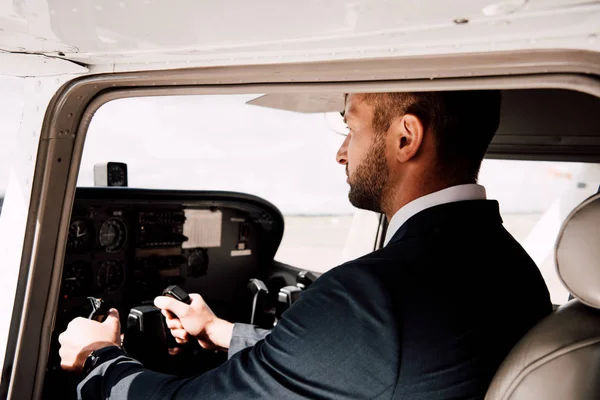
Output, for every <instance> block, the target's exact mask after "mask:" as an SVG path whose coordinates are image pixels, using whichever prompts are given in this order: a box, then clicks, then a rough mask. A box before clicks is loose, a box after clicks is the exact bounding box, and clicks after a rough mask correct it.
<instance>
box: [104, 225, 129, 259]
mask: <svg viewBox="0 0 600 400" xmlns="http://www.w3.org/2000/svg"><path fill="white" fill-rule="evenodd" d="M98 241H99V242H100V245H101V246H102V247H104V249H105V250H106V251H107V252H108V253H115V252H117V251H119V250H121V249H122V248H123V246H125V243H126V242H127V227H126V226H125V223H124V222H123V221H122V220H121V219H119V218H111V219H108V220H106V221H104V223H103V224H102V226H101V227H100V232H98Z"/></svg>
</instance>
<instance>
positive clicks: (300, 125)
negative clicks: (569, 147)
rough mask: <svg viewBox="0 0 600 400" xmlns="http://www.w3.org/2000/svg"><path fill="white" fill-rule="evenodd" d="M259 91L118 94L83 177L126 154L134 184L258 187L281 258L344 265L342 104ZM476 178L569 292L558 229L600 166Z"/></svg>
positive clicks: (99, 117) (83, 181) (499, 167)
mask: <svg viewBox="0 0 600 400" xmlns="http://www.w3.org/2000/svg"><path fill="white" fill-rule="evenodd" d="M258 96H260V95H258V94H257V95H211V96H208V95H207V96H181V97H159V98H157V97H152V98H131V99H122V100H117V101H113V102H110V103H108V104H106V105H105V106H103V107H102V108H101V109H100V110H98V112H97V114H96V115H95V117H94V119H93V121H92V124H91V126H90V130H89V133H88V138H87V140H86V145H85V152H84V157H83V160H82V164H81V169H80V173H79V180H78V185H79V186H93V185H94V172H93V171H94V165H95V164H98V163H106V162H109V161H113V162H124V163H127V165H128V174H129V177H128V181H129V186H130V187H135V188H156V189H185V190H230V191H237V192H245V193H250V194H254V195H257V196H260V197H263V198H264V199H266V200H268V201H270V202H272V203H273V204H275V205H276V206H277V207H278V208H279V209H280V210H281V211H282V213H283V214H284V216H285V223H286V227H285V233H284V238H283V242H282V244H281V246H280V249H279V252H278V253H277V255H276V259H277V260H278V261H281V262H284V263H288V264H290V265H294V266H296V267H299V268H302V269H309V270H313V271H320V272H322V271H326V270H328V269H330V268H332V267H335V266H336V265H339V263H340V262H341V261H343V258H342V257H341V254H342V253H343V250H344V248H345V246H346V244H347V239H348V232H349V231H350V227H351V224H352V221H353V217H354V215H355V214H356V211H357V210H356V209H355V208H354V207H352V205H351V204H350V203H349V201H348V185H347V183H346V179H345V178H346V176H345V171H344V167H342V166H340V165H338V164H337V163H336V162H335V154H336V152H337V150H338V148H339V146H340V145H341V143H342V142H343V139H344V137H343V136H342V135H339V134H337V133H336V132H337V131H339V125H336V124H335V123H332V121H336V119H335V117H339V115H337V114H323V113H313V114H310V113H306V114H304V113H298V112H291V111H284V110H277V109H271V108H264V107H260V106H256V105H249V104H247V102H248V101H249V100H252V99H255V98H256V97H258ZM479 180H480V183H481V184H483V185H484V186H485V187H486V189H487V193H488V198H490V199H497V200H498V201H499V202H500V207H501V211H502V216H503V219H504V224H505V227H506V228H507V229H508V231H509V232H510V233H511V234H513V236H515V238H516V239H517V240H518V241H519V242H521V244H522V245H523V246H524V247H525V249H526V250H527V251H528V252H529V254H530V255H531V256H532V258H533V259H534V261H535V262H536V263H537V264H538V266H539V267H540V269H541V271H542V273H543V275H544V278H545V279H546V282H547V284H548V286H549V288H550V290H551V292H552V299H553V301H554V302H555V303H563V302H565V301H566V300H567V298H568V293H567V292H566V289H564V288H563V287H562V285H561V284H560V282H559V280H558V277H557V276H556V273H555V268H554V261H553V257H552V254H553V245H554V241H555V240H556V234H557V233H558V229H559V227H560V224H561V223H562V221H563V220H564V218H565V217H566V216H567V215H568V213H569V212H570V210H571V209H572V208H573V207H575V206H576V205H577V204H578V203H579V202H580V201H581V200H583V199H584V198H585V197H587V196H589V195H591V194H593V193H595V192H596V191H597V189H598V187H599V185H600V167H599V166H598V165H595V164H584V163H565V162H542V161H512V160H485V161H484V164H483V166H482V169H481V173H480V179H479ZM373 229H376V225H375V226H374V228H373ZM373 244H374V243H373ZM371 248H372V247H371Z"/></svg>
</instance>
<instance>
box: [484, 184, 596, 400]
mask: <svg viewBox="0 0 600 400" xmlns="http://www.w3.org/2000/svg"><path fill="white" fill-rule="evenodd" d="M555 257H556V266H557V268H558V274H559V276H560V278H561V280H562V281H563V283H564V284H565V286H566V287H567V288H568V289H569V291H570V292H571V293H572V294H573V296H574V297H575V299H574V300H571V301H570V302H568V303H567V304H565V305H563V306H561V307H559V308H558V309H557V310H556V311H555V312H554V313H552V314H551V315H549V316H548V317H546V318H545V319H543V320H542V321H540V322H539V323H538V324H537V325H536V326H535V327H533V328H532V329H531V330H530V331H529V332H528V333H527V334H526V335H525V337H523V339H521V341H519V343H517V345H516V346H515V347H514V348H513V349H512V351H511V352H510V354H509V355H508V356H507V358H506V359H505V360H504V362H503V363H502V365H501V366H500V369H499V370H498V371H497V373H496V376H495V377H494V379H493V381H492V384H491V385H490V388H489V390H488V393H487V395H486V400H532V399H536V400H537V399H544V400H559V399H560V400H579V399H586V400H587V399H590V400H591V399H595V400H597V399H600V194H597V195H594V196H592V197H590V198H589V199H587V200H586V201H584V202H583V203H582V204H581V205H579V206H578V207H577V208H576V209H575V210H573V212H572V213H571V214H570V215H569V217H567V219H566V221H565V222H564V224H563V226H562V228H561V231H560V233H559V236H558V240H557V242H556V248H555Z"/></svg>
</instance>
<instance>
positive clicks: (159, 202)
mask: <svg viewBox="0 0 600 400" xmlns="http://www.w3.org/2000/svg"><path fill="white" fill-rule="evenodd" d="M290 97H291V98H293V97H294V96H293V95H290ZM280 98H281V97H280V96H279V95H278V99H277V100H276V101H275V102H276V103H277V104H279V102H278V101H279V100H280ZM332 98H335V97H334V96H330V98H329V99H325V101H327V102H328V105H320V106H319V105H318V104H317V105H316V107H317V108H319V107H321V109H329V108H330V107H331V99H332ZM313 100H314V99H313ZM322 100H323V99H322V98H321V100H319V101H322ZM260 101H262V102H263V103H264V104H267V105H269V102H271V101H273V98H272V97H270V95H266V96H264V97H261V98H260ZM314 101H317V100H314ZM597 101H598V99H597V98H595V97H592V96H589V95H587V94H583V93H576V92H570V91H563V90H517V91H505V93H504V102H503V114H502V115H503V118H502V121H501V125H500V128H499V131H498V133H497V137H496V138H495V139H494V143H493V144H492V148H495V149H496V152H498V151H499V150H502V151H504V152H506V153H512V155H513V156H514V155H515V152H514V148H510V147H507V146H508V145H510V143H509V139H513V140H514V139H515V134H516V135H519V136H520V137H530V136H534V135H537V136H538V138H539V140H540V141H546V142H547V143H545V146H544V151H545V152H546V153H547V152H548V151H549V150H551V149H552V147H551V143H550V141H551V138H552V137H553V135H554V134H556V133H557V130H556V129H558V128H559V127H560V125H559V124H557V119H556V118H558V113H550V114H548V110H552V109H557V108H559V107H560V108H562V111H563V113H564V114H566V115H571V116H574V117H575V116H577V121H578V122H577V123H575V125H577V126H574V127H572V129H571V132H572V140H573V142H574V143H577V141H578V140H579V138H580V137H582V136H585V134H586V132H588V131H589V129H595V128H594V127H597V126H599V120H598V116H597V115H596V114H589V113H585V110H587V109H591V108H592V107H594V106H595V105H596V103H597ZM317 102H318V101H317ZM299 103H301V102H298V103H297V104H299ZM290 104H295V103H294V102H291V103H288V107H289V108H294V107H296V106H297V104H295V105H290ZM302 104H305V102H302ZM524 104H531V106H529V108H528V109H527V110H526V112H525V111H523V110H524V108H523V106H524ZM313 106H314V105H313ZM337 106H339V104H337ZM549 138H550V140H548V139H549ZM513 145H514V143H513ZM535 145H536V144H535V141H532V145H531V147H530V148H529V149H528V151H529V154H532V150H535ZM561 146H563V145H561ZM557 150H558V147H557ZM587 150H590V149H586V148H585V147H578V151H579V152H580V154H579V156H578V158H579V159H584V158H585V157H586V153H585V152H586V151H587ZM557 153H558V152H557ZM587 156H588V157H595V154H593V153H588V154H587ZM505 157H506V156H504V158H505ZM500 158H503V157H502V156H500ZM542 158H543V157H542ZM550 158H552V157H550ZM94 172H95V177H97V178H99V179H100V180H101V181H102V182H103V183H104V185H105V186H106V187H78V188H77V190H76V192H75V199H74V203H73V207H72V211H71V218H70V225H69V228H68V236H67V241H66V250H65V257H64V264H63V269H62V279H61V287H60V295H59V298H58V307H57V311H56V317H55V323H54V329H53V334H52V339H51V346H50V351H49V358H48V363H47V367H46V377H45V384H44V389H43V398H48V399H54V398H61V399H70V398H75V396H76V390H75V386H76V385H77V383H78V381H79V378H78V375H76V374H72V373H69V372H65V371H64V370H62V369H61V368H60V357H59V355H58V348H59V343H58V335H59V334H60V333H61V332H63V331H64V330H65V329H66V327H67V325H68V323H69V322H70V321H71V320H72V319H73V318H75V317H78V316H83V317H89V318H94V319H97V320H101V319H102V317H103V315H105V314H106V312H107V310H108V309H109V308H116V309H117V310H118V311H119V314H120V320H121V327H122V330H121V331H122V333H123V334H124V341H123V346H124V348H125V350H126V351H127V352H128V353H129V354H130V355H132V356H133V357H134V358H136V359H138V360H140V361H141V362H142V363H143V364H144V365H145V366H146V367H148V368H151V369H154V370H156V371H160V372H164V373H169V374H176V375H180V376H192V375H195V374H199V373H202V372H204V371H207V370H210V369H212V368H214V367H216V366H218V365H219V364H221V363H223V362H224V361H225V360H226V359H227V354H226V353H224V352H217V351H211V350H205V349H202V348H201V347H200V346H199V345H198V344H197V343H187V344H185V345H178V344H176V343H175V342H174V339H173V338H172V337H171V336H170V334H169V332H168V329H166V326H165V324H164V318H163V317H162V316H161V315H160V312H159V311H158V309H157V308H155V307H154V306H153V305H152V304H153V300H154V298H155V297H156V296H158V295H161V294H162V293H163V292H164V291H165V289H166V288H168V287H173V285H176V287H177V288H179V289H181V290H183V292H185V293H199V294H201V295H202V296H203V297H204V298H205V300H206V301H207V303H208V305H209V306H210V307H211V309H212V310H213V311H214V312H215V313H216V314H217V315H219V316H220V317H222V318H225V319H227V320H230V321H236V322H243V323H253V324H255V325H258V326H260V327H262V328H271V327H273V326H274V325H275V324H276V323H277V320H278V319H279V318H280V317H281V315H282V313H283V312H284V311H285V310H286V309H287V308H289V307H290V306H291V305H292V304H293V303H294V301H296V300H297V299H298V298H299V296H301V294H302V291H303V290H304V289H306V288H308V287H309V286H310V284H311V283H312V282H314V280H315V279H317V278H318V276H319V273H317V272H314V271H306V270H302V269H300V268H297V267H295V266H293V265H288V264H284V263H281V262H278V261H275V258H274V257H275V254H276V252H277V250H278V247H279V245H280V243H281V240H282V237H283V233H284V217H283V215H282V212H281V211H280V210H279V209H278V208H277V207H276V206H275V205H273V204H271V203H270V202H268V201H266V200H264V199H262V198H260V197H257V196H254V195H250V194H244V193H236V192H226V191H197V190H166V189H139V188H130V187H127V182H128V180H131V178H132V177H130V176H128V171H127V165H126V164H125V163H118V162H108V163H106V164H104V165H100V166H97V168H96V170H95V171H94Z"/></svg>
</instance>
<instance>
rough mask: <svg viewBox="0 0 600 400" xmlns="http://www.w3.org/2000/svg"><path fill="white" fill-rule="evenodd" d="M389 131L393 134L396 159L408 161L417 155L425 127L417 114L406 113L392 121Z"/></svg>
mask: <svg viewBox="0 0 600 400" xmlns="http://www.w3.org/2000/svg"><path fill="white" fill-rule="evenodd" d="M388 132H390V133H391V134H392V140H393V141H394V153H395V157H396V159H397V160H398V161H400V162H407V161H409V160H411V159H412V158H413V157H415V155H416V154H417V153H418V151H419V149H420V148H421V144H422V143H423V136H424V135H425V128H424V126H423V123H422V122H421V120H420V119H419V118H417V116H415V115H413V114H405V115H403V116H402V117H401V118H398V119H396V120H395V121H394V122H393V123H392V125H391V126H390V130H389V131H388Z"/></svg>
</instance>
